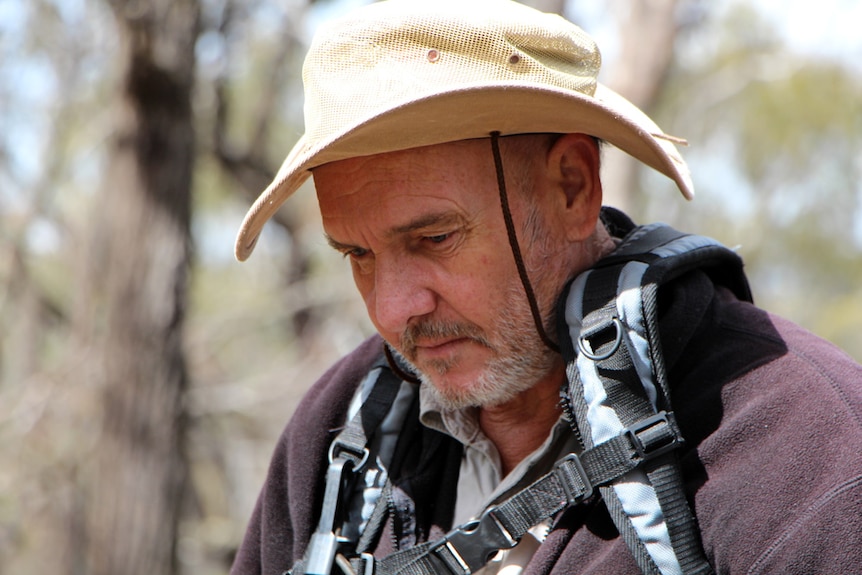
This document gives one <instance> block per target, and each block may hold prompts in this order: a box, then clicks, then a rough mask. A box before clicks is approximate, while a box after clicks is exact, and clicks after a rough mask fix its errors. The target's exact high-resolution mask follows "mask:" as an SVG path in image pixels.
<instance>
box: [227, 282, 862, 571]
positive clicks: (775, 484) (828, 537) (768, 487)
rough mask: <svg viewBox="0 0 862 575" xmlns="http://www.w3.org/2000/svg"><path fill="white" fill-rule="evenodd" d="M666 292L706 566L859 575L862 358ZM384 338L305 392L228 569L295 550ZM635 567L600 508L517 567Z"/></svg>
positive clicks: (692, 285)
mask: <svg viewBox="0 0 862 575" xmlns="http://www.w3.org/2000/svg"><path fill="white" fill-rule="evenodd" d="M672 289H673V292H672V294H671V300H672V302H671V305H669V306H668V307H667V312H666V313H665V314H664V316H663V317H662V320H661V324H660V329H661V332H662V342H663V346H664V353H665V357H666V364H667V365H668V368H669V374H670V382H671V387H672V400H673V404H674V411H675V413H676V415H677V420H678V423H679V425H680V427H681V430H682V432H683V435H684V436H685V438H686V447H685V448H684V451H683V453H682V454H681V461H682V466H683V474H684V477H685V479H686V490H687V494H688V496H689V500H690V501H691V503H692V504H693V508H694V511H695V514H696V516H697V520H698V522H699V525H700V529H701V533H702V538H703V544H704V548H705V550H706V554H707V558H708V559H709V561H710V563H711V564H712V565H713V566H714V568H715V570H716V572H717V573H719V574H766V573H770V574H776V575H777V574H781V575H794V574H796V575H803V574H805V575H811V574H824V575H840V574H848V575H850V574H853V575H859V574H862V367H860V366H859V365H858V364H856V363H855V362H854V361H852V360H851V359H850V358H849V357H847V356H846V355H845V354H844V353H843V352H841V351H840V350H838V349H837V348H835V347H834V346H832V345H831V344H829V343H827V342H825V341H823V340H821V339H819V338H817V337H815V336H813V335H812V334H810V333H808V332H806V331H804V330H803V329H801V328H799V327H798V326H795V325H793V324H791V323H789V322H787V321H785V320H782V319H780V318H776V317H774V316H771V315H769V314H767V313H766V312H764V311H762V310H761V309H758V308H756V307H754V306H753V305H751V304H748V303H744V302H741V301H739V300H737V299H736V298H735V297H734V296H732V295H731V294H730V292H728V291H726V290H724V289H722V288H715V287H714V286H713V285H712V283H711V282H710V281H709V280H708V279H707V278H706V276H705V275H703V274H701V273H699V272H696V273H692V274H689V275H688V276H686V277H685V278H683V279H681V280H679V281H678V282H676V284H675V285H674V286H673V288H672ZM381 345H382V344H381V340H380V339H379V338H377V337H373V338H371V339H369V340H368V341H366V342H365V343H363V344H362V345H360V346H359V347H358V348H357V349H356V350H355V351H354V352H353V353H351V354H350V355H349V356H347V357H345V358H344V359H342V360H341V361H340V362H339V363H337V364H336V365H335V366H333V367H332V368H331V369H330V370H329V371H328V372H327V373H326V374H325V375H324V376H323V377H322V378H321V379H320V380H319V381H318V382H317V383H316V384H315V385H314V386H313V387H312V388H311V390H310V391H309V392H308V394H307V395H306V397H305V398H304V400H303V402H302V403H301V405H300V406H299V408H298V409H297V411H296V413H295V415H294V416H293V418H292V420H291V421H290V423H289V424H288V426H287V428H286V429H285V431H284V433H283V435H282V436H281V438H280V440H279V442H278V445H277V447H276V450H275V454H274V455H273V459H272V464H271V468H270V471H269V475H268V477H267V480H266V483H265V484H264V486H263V490H262V492H261V494H260V497H259V500H258V503H257V507H256V509H255V510H254V514H253V515H252V518H251V522H250V524H249V527H248V531H247V533H246V536H245V540H244V541H243V543H242V546H241V547H240V549H239V551H238V553H237V556H236V560H235V563H234V566H233V569H232V571H231V573H232V575H258V574H265V575H280V574H281V573H282V572H284V571H285V570H287V569H290V568H291V567H292V566H293V564H294V562H295V561H296V560H297V559H299V558H300V557H301V556H302V554H303V552H304V551H305V548H306V545H307V543H308V540H309V537H310V534H311V532H312V531H313V530H314V528H315V525H316V520H317V516H316V513H317V512H318V510H319V507H320V500H321V492H322V488H323V472H324V470H325V467H324V462H325V460H326V452H327V448H328V445H329V441H330V440H331V438H332V432H331V430H333V429H336V428H338V427H339V426H341V425H343V422H344V418H345V413H346V409H347V405H348V403H349V401H350V398H351V397H352V395H353V392H354V390H355V389H356V386H357V384H358V382H359V381H360V380H361V379H362V377H363V376H364V375H365V373H366V372H367V371H368V369H369V367H370V366H371V365H372V363H373V362H374V361H375V360H376V359H377V358H378V356H379V354H380V350H381ZM448 527H449V526H448V525H441V526H440V528H441V529H447V528H448ZM432 535H433V534H432ZM377 554H381V550H380V549H378V551H377ZM638 573H640V571H639V569H638V567H637V566H636V565H635V563H634V560H633V559H632V557H631V555H630V552H629V551H628V548H627V547H626V546H625V544H624V543H623V541H622V540H621V538H620V537H619V534H618V533H617V531H616V528H615V527H614V525H613V523H612V522H611V520H610V517H609V516H608V513H607V510H606V508H605V506H604V504H603V503H602V502H600V501H599V502H596V503H593V504H591V505H588V506H580V507H577V508H574V509H570V510H569V511H567V512H565V513H564V514H562V516H561V517H559V518H558V520H557V521H556V523H555V526H554V528H553V529H552V530H551V532H550V534H549V535H548V538H547V539H546V541H545V542H544V543H543V544H542V545H541V547H540V548H539V550H538V551H537V552H536V554H535V556H534V557H533V560H532V561H531V562H530V564H529V565H528V566H527V569H526V573H525V575H546V574H567V575H569V574H571V575H575V574H579V575H599V574H602V575H607V574H611V575H627V574H632V575H635V574H638Z"/></svg>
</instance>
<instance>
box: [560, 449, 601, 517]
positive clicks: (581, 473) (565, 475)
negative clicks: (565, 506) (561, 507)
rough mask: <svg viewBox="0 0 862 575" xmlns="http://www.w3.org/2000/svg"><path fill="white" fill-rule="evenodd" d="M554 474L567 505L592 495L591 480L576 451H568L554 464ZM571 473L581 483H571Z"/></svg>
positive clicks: (572, 478)
mask: <svg viewBox="0 0 862 575" xmlns="http://www.w3.org/2000/svg"><path fill="white" fill-rule="evenodd" d="M572 471H575V473H574V474H572ZM554 475H556V476H557V480H558V481H559V482H560V485H561V486H562V488H563V491H564V492H565V494H566V500H567V501H568V503H569V505H574V504H575V503H579V502H581V501H585V500H587V499H589V498H590V497H592V495H593V482H592V481H591V480H590V476H589V475H587V470H586V469H584V464H583V463H582V462H581V458H580V457H578V455H577V454H576V453H570V454H568V455H567V456H565V457H564V458H562V459H561V460H559V461H558V462H557V463H556V465H554ZM573 475H576V476H577V479H578V480H579V481H580V483H581V485H572V482H573V480H574V477H573Z"/></svg>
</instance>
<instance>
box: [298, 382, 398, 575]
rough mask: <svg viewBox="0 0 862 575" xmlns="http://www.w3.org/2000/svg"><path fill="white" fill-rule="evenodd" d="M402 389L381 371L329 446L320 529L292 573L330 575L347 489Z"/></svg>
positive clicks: (318, 526) (313, 536)
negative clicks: (371, 440)
mask: <svg viewBox="0 0 862 575" xmlns="http://www.w3.org/2000/svg"><path fill="white" fill-rule="evenodd" d="M400 387H401V381H400V380H399V379H398V378H397V377H395V375H394V374H393V373H392V372H391V371H390V370H388V369H381V370H380V374H379V375H378V377H377V381H376V382H375V383H374V386H373V387H372V388H371V392H370V393H369V395H368V398H366V400H365V401H364V402H363V404H362V407H360V409H359V411H357V413H356V415H354V416H353V417H352V418H351V419H350V421H348V422H347V425H346V426H345V427H344V429H342V430H341V432H340V433H339V434H338V435H337V436H336V438H335V439H334V440H333V441H332V443H331V444H330V446H329V467H328V468H327V471H326V486H325V488H324V494H323V507H322V509H321V512H320V518H319V520H318V523H317V529H316V530H315V532H314V533H313V534H312V535H311V540H310V541H309V543H308V548H307V549H306V552H305V556H304V557H303V559H302V561H300V563H299V564H298V565H296V566H294V569H293V570H292V572H293V573H295V574H297V575H298V574H299V573H306V574H309V575H330V573H331V571H332V565H333V563H334V561H335V556H336V553H338V548H339V545H340V544H341V540H340V538H339V536H338V533H337V531H338V526H339V525H338V523H337V520H338V518H339V517H338V516H339V513H340V509H341V506H342V503H343V502H342V499H343V495H344V487H345V486H346V485H348V484H349V483H350V481H349V479H350V478H351V477H352V476H353V475H354V474H355V473H357V472H358V471H360V470H361V469H362V468H363V467H364V466H365V464H366V463H367V462H368V456H369V452H368V443H369V439H370V437H371V435H372V434H373V433H374V430H376V429H377V427H379V426H380V423H381V422H382V421H383V418H384V417H386V414H387V413H388V411H389V409H390V407H391V406H392V403H393V402H394V401H395V397H396V396H397V395H398V390H399V389H400Z"/></svg>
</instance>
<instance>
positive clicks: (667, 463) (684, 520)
mask: <svg viewBox="0 0 862 575" xmlns="http://www.w3.org/2000/svg"><path fill="white" fill-rule="evenodd" d="M693 269H703V270H704V271H705V272H706V273H708V274H709V275H710V276H711V277H712V278H713V279H714V280H715V281H717V282H719V283H722V284H724V285H727V286H728V287H729V288H730V289H732V290H733V291H734V292H735V293H736V294H737V295H738V296H739V297H740V298H743V299H749V300H750V298H751V294H750V291H749V289H748V284H747V281H746V279H745V276H744V275H743V274H742V262H741V260H740V258H739V257H738V256H737V255H736V254H734V253H733V252H732V251H730V250H728V249H727V248H724V247H723V246H721V245H720V244H719V243H718V242H716V241H714V240H711V239H709V238H705V237H702V236H693V235H688V234H683V233H681V232H678V231H676V230H674V229H673V228H670V227H668V226H664V225H661V224H657V225H652V226H645V227H642V228H637V229H635V230H634V231H633V232H632V233H631V234H629V235H628V236H627V237H626V238H625V239H624V240H623V243H622V244H621V245H620V247H619V249H617V250H616V251H615V252H614V253H613V254H612V255H611V256H610V257H608V258H605V259H604V260H602V261H600V262H599V263H598V264H597V265H596V266H594V268H593V269H591V270H589V271H588V272H586V273H584V274H582V275H581V276H579V277H578V278H576V279H575V281H574V282H573V283H572V285H571V287H570V289H569V290H568V294H567V297H566V299H565V302H564V309H563V310H562V311H561V317H564V318H565V322H564V324H563V325H562V326H561V327H562V331H563V332H564V335H565V337H563V338H562V340H563V341H566V342H568V343H569V345H567V346H565V349H564V357H565V358H566V360H567V364H568V369H567V375H568V377H569V382H570V385H569V388H568V398H567V401H568V404H569V411H570V413H571V420H572V422H573V427H574V428H575V429H576V431H577V432H578V433H579V435H580V437H581V439H582V441H583V443H584V446H585V447H586V448H587V449H588V450H590V449H595V448H596V447H597V446H600V445H602V444H604V443H606V442H610V441H614V440H616V438H618V437H620V436H629V437H630V438H634V437H637V438H639V441H641V440H644V439H645V440H646V442H647V443H644V444H643V445H642V446H639V449H643V450H644V451H645V453H649V454H651V457H650V459H649V461H648V462H647V463H646V464H645V465H643V466H641V467H640V468H638V469H636V470H633V471H631V472H630V473H628V474H626V475H624V476H622V477H620V478H619V479H618V480H616V481H614V482H612V483H611V484H609V485H605V486H602V487H600V491H601V493H602V496H603V498H604V500H605V502H606V504H607V506H608V509H609V511H610V513H611V517H612V518H613V520H614V523H615V524H616V525H617V528H618V529H619V531H620V534H621V536H622V537H623V539H624V540H625V541H626V543H627V545H628V546H629V548H630V549H631V551H632V554H633V556H634V557H635V560H636V561H637V563H638V565H639V566H640V568H641V570H642V571H643V572H644V573H648V574H651V575H653V574H654V575H669V574H690V573H691V574H708V573H713V571H712V568H711V567H710V565H709V563H708V562H707V560H706V558H705V554H704V552H703V549H702V546H701V542H700V531H699V529H698V527H697V524H696V521H695V518H694V515H693V513H692V512H691V509H690V507H689V505H688V502H687V499H686V497H685V492H684V490H683V483H682V477H681V474H680V470H679V464H678V461H677V455H676V453H675V451H674V449H675V447H677V446H678V445H679V444H681V443H682V437H681V436H680V434H679V430H678V428H677V427H676V423H675V419H674V416H673V409H672V406H671V398H670V388H669V383H668V381H667V373H666V369H665V365H664V359H663V355H662V345H661V341H660V340H659V330H658V293H659V289H660V287H661V286H662V285H664V284H666V283H667V282H669V281H671V280H672V279H674V278H676V277H679V276H680V275H682V274H684V273H686V272H688V271H691V270H693Z"/></svg>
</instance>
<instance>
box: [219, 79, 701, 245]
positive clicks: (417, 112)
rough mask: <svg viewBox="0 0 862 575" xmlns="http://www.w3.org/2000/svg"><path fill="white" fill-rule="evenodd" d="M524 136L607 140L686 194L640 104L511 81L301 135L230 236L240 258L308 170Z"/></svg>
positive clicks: (675, 160)
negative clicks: (326, 133)
mask: <svg viewBox="0 0 862 575" xmlns="http://www.w3.org/2000/svg"><path fill="white" fill-rule="evenodd" d="M493 131H498V132H500V133H501V134H502V135H511V134H527V133H559V134H568V133H584V134H589V135H592V136H595V137H597V138H600V139H602V140H604V141H607V142H609V143H611V144H613V145H614V146H616V147H618V148H620V149H621V150H623V151H625V152H627V153H628V154H630V155H631V156H633V157H635V158H637V159H638V160H640V161H641V162H643V163H645V164H646V165H648V166H650V167H652V168H654V169H656V170H658V171H659V172H661V173H663V174H665V175H666V176H668V177H669V178H671V179H672V180H673V181H674V182H676V184H677V186H678V187H679V189H680V191H681V192H682V194H683V195H684V196H685V197H686V198H687V199H691V198H692V197H693V195H694V194H693V186H692V182H691V177H690V174H689V171H688V167H687V165H686V163H685V161H684V160H683V159H682V157H681V156H680V155H679V153H678V151H677V150H676V147H675V146H674V145H673V143H672V142H673V141H677V140H676V139H674V138H672V137H670V136H667V135H665V134H664V133H663V132H662V131H661V129H660V128H659V127H658V126H657V125H656V124H655V123H654V122H653V121H652V120H651V119H650V118H649V117H648V116H647V115H646V114H644V113H643V112H642V111H641V110H640V109H638V108H637V107H636V106H634V105H633V104H632V103H630V102H628V100H626V99H625V98H623V97H622V96H620V95H618V94H616V93H615V92H613V91H612V90H610V89H608V88H606V87H604V86H602V85H601V84H599V85H598V86H597V88H596V92H595V94H594V95H593V96H589V95H585V94H581V93H579V92H575V91H572V90H565V89H561V88H554V87H548V86H541V87H539V86H537V85H536V84H534V83H531V84H526V83H525V84H518V83H495V84H493V85H478V86H467V87H463V88H459V89H457V90H452V91H448V92H440V93H436V94H434V95H432V96H428V97H424V98H418V99H415V100H412V101H407V102H405V103H403V104H402V105H400V106H397V107H390V108H388V109H386V110H385V111H382V112H381V113H379V114H376V115H373V116H371V117H368V118H367V119H365V120H364V121H362V122H360V123H357V124H355V125H353V126H347V127H345V129H343V130H342V131H341V132H338V133H335V134H332V135H331V136H330V137H328V138H325V139H319V140H317V141H310V140H309V139H308V137H307V135H306V136H303V137H302V138H300V140H299V141H298V142H297V143H296V145H295V146H294V148H293V149H292V150H291V152H290V153H289V154H288V156H287V158H286V159H285V161H284V163H283V164H282V166H281V168H280V169H279V171H278V174H277V175H276V177H275V179H274V180H273V182H272V183H271V184H270V185H269V186H268V187H267V188H266V189H265V190H264V191H263V193H262V194H261V195H260V197H258V199H257V200H256V201H255V203H254V205H252V207H251V208H250V209H249V211H248V213H247V214H246V216H245V219H244V220H243V223H242V225H241V227H240V230H239V233H238V235H237V239H236V245H235V248H234V249H235V255H236V258H237V259H238V260H240V261H245V260H246V259H247V258H248V257H249V256H250V255H251V252H252V251H253V250H254V247H255V244H256V242H257V239H258V237H259V235H260V232H261V230H262V229H263V226H264V224H265V223H266V222H267V220H269V219H270V218H271V217H272V216H273V214H275V212H276V211H277V210H278V208H279V207H280V206H281V205H282V204H283V203H284V202H285V200H287V198H289V197H290V196H291V195H292V194H293V193H294V192H295V191H296V190H297V189H298V188H299V187H300V186H301V185H302V183H303V182H305V180H307V179H308V177H309V176H310V175H311V170H312V169H313V168H315V167H318V166H321V165H323V164H327V163H329V162H334V161H338V160H344V159H347V158H353V157H359V156H370V155H374V154H380V153H385V152H394V151H398V150H406V149H409V148H418V147H422V146H430V145H434V144H442V143H446V142H454V141H458V140H469V139H474V138H484V137H488V136H489V134H490V133H491V132H493Z"/></svg>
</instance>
